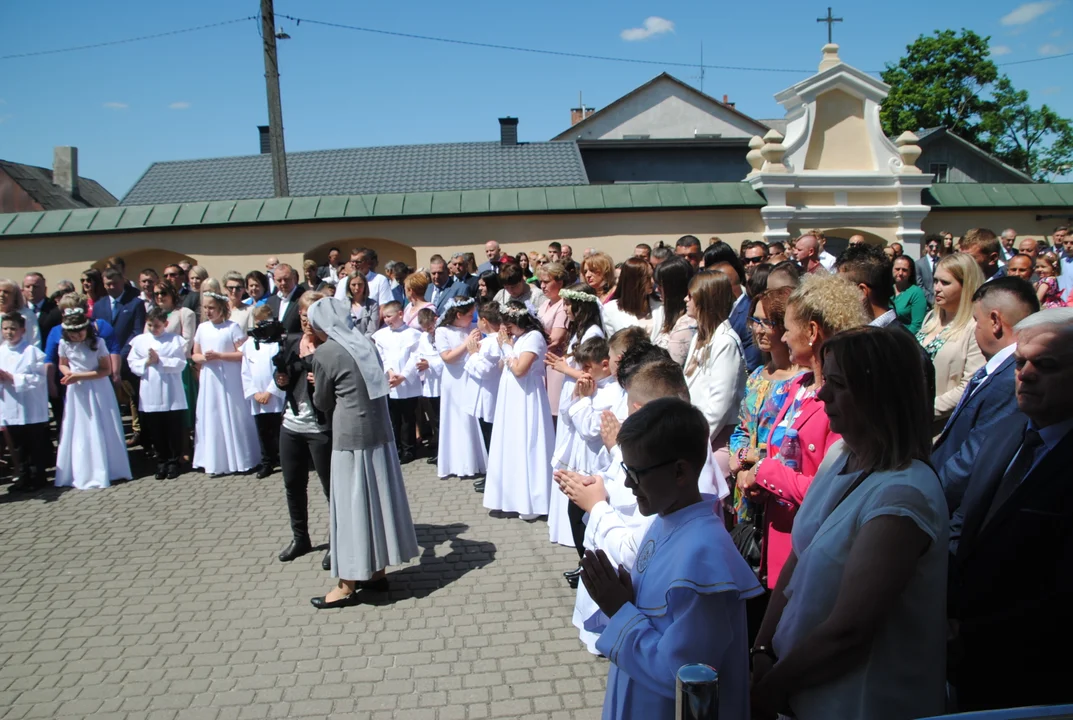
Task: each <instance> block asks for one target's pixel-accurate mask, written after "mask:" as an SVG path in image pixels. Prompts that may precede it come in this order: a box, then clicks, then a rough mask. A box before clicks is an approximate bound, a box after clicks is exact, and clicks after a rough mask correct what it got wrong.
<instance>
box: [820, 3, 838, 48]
mask: <svg viewBox="0 0 1073 720" xmlns="http://www.w3.org/2000/svg"><path fill="white" fill-rule="evenodd" d="M816 22H821V23H827V43H828V44H831V43H832V42H834V40H832V39H831V30H832V29H833V27H834V24H835V23H836V22H842V18H836V17H834V16H832V15H831V8H827V17H822V18H816Z"/></svg>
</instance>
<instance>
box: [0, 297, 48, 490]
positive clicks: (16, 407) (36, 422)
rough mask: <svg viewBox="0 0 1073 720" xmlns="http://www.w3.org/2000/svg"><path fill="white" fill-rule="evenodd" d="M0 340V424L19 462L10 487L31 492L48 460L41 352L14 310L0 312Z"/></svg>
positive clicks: (45, 388) (45, 385)
mask: <svg viewBox="0 0 1073 720" xmlns="http://www.w3.org/2000/svg"><path fill="white" fill-rule="evenodd" d="M0 340H2V342H0V427H6V428H7V431H8V432H9V433H10V434H11V441H12V445H13V446H14V447H15V448H16V450H17V452H18V460H19V464H20V465H21V467H20V468H19V474H18V479H17V480H15V482H14V483H12V485H11V491H12V492H33V491H34V490H38V489H40V488H43V487H45V486H46V484H47V480H46V479H45V469H46V468H47V467H48V466H49V465H51V464H52V441H51V440H50V438H49V432H48V382H47V380H46V375H45V354H44V353H43V352H41V350H40V349H39V348H38V347H37V346H36V345H34V344H33V343H31V342H29V341H28V340H27V339H26V318H25V317H23V316H22V315H21V314H20V313H18V312H12V313H9V314H7V315H3V316H2V320H0Z"/></svg>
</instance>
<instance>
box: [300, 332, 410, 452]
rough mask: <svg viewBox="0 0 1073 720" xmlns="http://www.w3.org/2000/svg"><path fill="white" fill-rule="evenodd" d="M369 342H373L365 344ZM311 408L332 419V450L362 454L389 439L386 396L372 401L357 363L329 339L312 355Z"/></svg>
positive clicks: (342, 348)
mask: <svg viewBox="0 0 1073 720" xmlns="http://www.w3.org/2000/svg"><path fill="white" fill-rule="evenodd" d="M368 342H370V343H371V342H372V340H368ZM313 377H314V383H313V405H314V406H315V407H316V408H317V409H318V410H320V411H321V412H323V413H325V414H326V415H329V416H330V417H331V418H332V450H333V451H337V450H365V449H368V448H374V447H376V446H378V445H383V444H384V443H386V442H388V441H389V440H391V439H392V437H393V435H392V433H391V419H390V416H389V415H388V408H387V395H385V396H383V397H380V398H377V399H376V400H372V399H370V398H369V389H368V386H367V385H366V384H365V378H364V377H362V374H361V370H360V369H359V368H358V363H357V362H356V361H355V360H354V358H353V357H351V355H350V353H349V352H348V351H347V349H346V348H345V347H343V346H342V345H340V344H339V343H337V342H336V341H335V340H332V339H331V338H329V339H328V340H327V342H325V343H324V344H323V345H321V346H320V347H318V348H317V351H316V352H315V353H313Z"/></svg>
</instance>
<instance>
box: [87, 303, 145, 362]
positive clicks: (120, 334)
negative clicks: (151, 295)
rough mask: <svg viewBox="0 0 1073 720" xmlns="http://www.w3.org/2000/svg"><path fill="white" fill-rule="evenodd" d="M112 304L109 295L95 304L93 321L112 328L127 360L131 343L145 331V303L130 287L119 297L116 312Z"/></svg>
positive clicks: (121, 352)
mask: <svg viewBox="0 0 1073 720" xmlns="http://www.w3.org/2000/svg"><path fill="white" fill-rule="evenodd" d="M112 303H113V300H112V298H111V296H109V295H105V296H104V297H103V298H101V299H100V300H98V301H97V302H95V303H93V319H94V320H103V321H104V322H106V323H108V324H109V325H111V326H112V329H113V330H114V331H115V336H116V341H117V342H118V343H119V345H120V347H121V350H120V355H122V356H123V357H124V358H125V357H126V356H127V355H128V354H129V353H130V341H131V340H133V339H134V337H135V336H136V335H141V334H142V332H144V331H145V303H144V302H142V298H141V295H139V294H138V291H137V290H135V289H134V288H132V287H130V286H129V285H128V286H127V287H125V288H124V289H123V294H122V295H120V296H119V306H118V308H117V309H116V310H115V311H113V309H112Z"/></svg>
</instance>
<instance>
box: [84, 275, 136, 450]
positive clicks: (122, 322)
mask: <svg viewBox="0 0 1073 720" xmlns="http://www.w3.org/2000/svg"><path fill="white" fill-rule="evenodd" d="M104 291H105V293H106V295H105V297H103V298H101V299H100V300H98V301H97V302H95V303H94V304H93V318H94V319H95V320H103V321H104V322H106V323H108V324H109V325H111V326H112V330H113V331H114V332H115V337H116V341H117V342H118V344H119V347H120V350H119V357H120V359H121V361H122V362H121V364H120V367H119V368H117V369H116V370H115V371H114V372H113V374H112V380H113V382H114V383H115V389H116V399H117V400H118V401H119V403H120V404H121V405H129V406H130V428H131V433H132V434H131V438H130V439H129V440H128V441H127V445H128V446H131V447H133V446H134V445H140V444H141V443H142V427H141V420H140V419H139V418H138V376H137V375H135V374H134V373H132V372H131V371H130V366H129V365H127V355H129V354H130V341H131V340H133V339H134V338H135V337H137V336H138V335H141V334H142V332H144V330H145V303H143V302H142V297H141V294H139V292H138V291H137V290H136V289H135V288H134V287H133V286H132V285H131V284H130V283H128V282H127V279H126V278H125V277H123V273H122V271H120V270H119V269H118V268H115V267H112V268H109V269H107V270H105V271H104Z"/></svg>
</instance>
